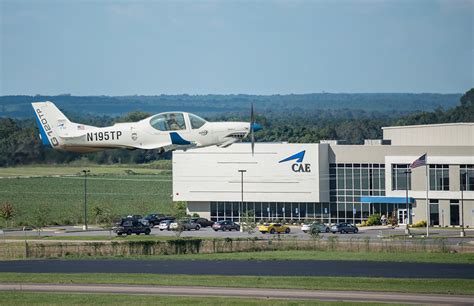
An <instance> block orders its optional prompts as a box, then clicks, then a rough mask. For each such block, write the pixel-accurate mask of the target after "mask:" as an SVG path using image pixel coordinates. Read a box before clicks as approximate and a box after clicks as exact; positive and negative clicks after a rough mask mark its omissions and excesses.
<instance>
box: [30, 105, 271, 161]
mask: <svg viewBox="0 0 474 306" xmlns="http://www.w3.org/2000/svg"><path fill="white" fill-rule="evenodd" d="M31 105H32V106H33V109H34V111H35V115H36V121H37V124H38V128H39V131H40V138H41V141H42V143H43V145H45V146H48V147H51V148H53V149H57V150H63V151H69V152H77V153H89V152H97V151H101V150H106V149H115V148H124V149H130V150H134V149H145V150H159V152H160V153H163V152H167V151H172V150H188V149H194V148H202V147H208V146H213V145H216V146H218V147H221V148H225V147H228V146H230V145H232V144H233V143H235V142H237V141H242V140H243V139H244V138H246V137H247V136H249V134H250V137H251V150H252V155H253V153H254V145H255V138H254V132H257V131H259V130H261V129H262V126H261V125H260V124H258V123H256V122H255V116H254V112H253V105H252V107H251V116H250V117H251V120H250V121H251V122H250V123H249V122H208V121H206V120H204V119H202V118H201V117H199V116H197V115H194V114H191V113H187V112H165V113H160V114H156V115H153V116H151V117H148V118H145V119H143V120H140V121H138V122H127V123H116V124H114V125H112V126H107V127H95V126H90V125H85V124H80V123H75V122H71V121H69V119H68V118H67V117H66V116H65V115H64V114H63V113H62V112H61V111H60V110H59V109H58V108H57V107H56V105H55V104H54V103H52V102H50V101H47V102H34V103H31Z"/></svg>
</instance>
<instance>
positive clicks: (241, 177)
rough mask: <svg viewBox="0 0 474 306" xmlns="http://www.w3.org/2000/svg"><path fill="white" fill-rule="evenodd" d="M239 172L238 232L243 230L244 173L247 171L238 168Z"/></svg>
mask: <svg viewBox="0 0 474 306" xmlns="http://www.w3.org/2000/svg"><path fill="white" fill-rule="evenodd" d="M239 172H240V195H241V197H240V204H239V223H240V232H243V231H244V229H243V227H242V213H243V208H244V173H245V172H247V170H243V169H241V170H239Z"/></svg>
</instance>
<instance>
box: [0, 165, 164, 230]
mask: <svg viewBox="0 0 474 306" xmlns="http://www.w3.org/2000/svg"><path fill="white" fill-rule="evenodd" d="M85 168H87V169H90V170H91V174H90V176H89V177H88V179H87V189H88V192H87V195H88V197H87V201H88V208H89V209H88V218H89V220H91V221H92V222H93V221H94V218H93V215H92V208H93V207H94V206H98V207H101V208H105V209H110V210H112V211H113V212H114V213H116V214H119V215H125V214H145V213H149V212H163V213H169V212H170V210H171V203H172V198H171V195H172V177H171V171H170V170H161V169H153V168H151V167H150V168H146V167H145V166H141V167H137V166H133V167H128V166H91V167H85ZM81 169H83V168H82V167H62V166H41V167H39V166H38V167H14V168H0V177H10V178H2V179H0V204H1V203H4V202H10V203H11V204H13V206H14V207H15V210H16V217H15V219H14V222H13V224H10V226H11V225H22V224H25V223H27V220H29V219H31V218H34V216H33V212H34V208H35V206H40V207H42V208H43V207H46V210H47V211H48V212H49V213H48V218H47V219H48V221H49V223H52V224H54V223H57V224H70V223H81V222H82V219H83V209H84V178H83V177H81V176H80V175H78V174H79V173H80V170H81ZM57 175H62V176H60V177H55V176H57ZM74 175H75V176H74ZM29 176H38V177H29ZM11 177H18V178H11Z"/></svg>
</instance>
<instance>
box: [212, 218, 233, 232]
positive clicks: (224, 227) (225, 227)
mask: <svg viewBox="0 0 474 306" xmlns="http://www.w3.org/2000/svg"><path fill="white" fill-rule="evenodd" d="M212 229H213V230H215V231H216V232H217V231H219V230H221V231H223V232H225V231H231V230H236V231H240V225H239V224H237V223H235V222H233V221H229V220H223V221H217V222H215V223H214V224H213V225H212Z"/></svg>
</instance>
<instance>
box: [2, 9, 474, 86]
mask: <svg viewBox="0 0 474 306" xmlns="http://www.w3.org/2000/svg"><path fill="white" fill-rule="evenodd" d="M0 39H1V40H0V95H19V94H28V95H36V94H44V95H56V94H66V93H69V94H72V95H135V94H137V95H160V94H261V95H268V94H291V93H294V94H301V93H317V92H334V93H336V92H344V93H360V92H365V93H367V92H388V93H390V92H415V93H419V92H433V93H463V92H465V91H467V90H468V89H469V88H471V87H474V0H445V1H435V0H431V1H426V0H417V1H412V0H409V1H402V0H399V1H384V0H358V1H355V0H353V1H344V0H339V1H337V0H336V1H332V0H331V1H330V0H327V1H300V0H292V1H289V0H287V1H283V0H275V1H264V0H261V1H250V0H246V1H235V0H234V1H232V0H225V1H224V0H222V1H197V0H193V1H191V0H188V1H186V0H177V1H144V0H142V1H98V0H96V1H89V0H87V1H86V0H82V1H66V0H63V1H50V0H43V1H36V0H35V1H32V0H30V1H22V0H16V1H11V0H0Z"/></svg>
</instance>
